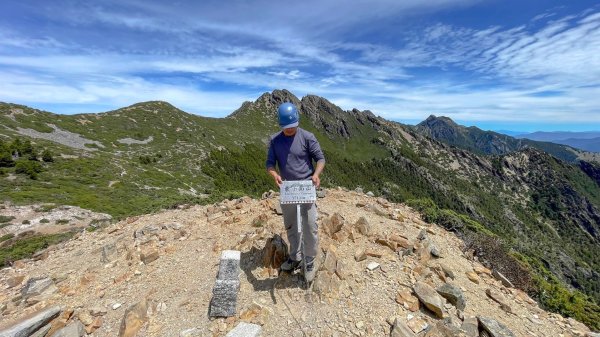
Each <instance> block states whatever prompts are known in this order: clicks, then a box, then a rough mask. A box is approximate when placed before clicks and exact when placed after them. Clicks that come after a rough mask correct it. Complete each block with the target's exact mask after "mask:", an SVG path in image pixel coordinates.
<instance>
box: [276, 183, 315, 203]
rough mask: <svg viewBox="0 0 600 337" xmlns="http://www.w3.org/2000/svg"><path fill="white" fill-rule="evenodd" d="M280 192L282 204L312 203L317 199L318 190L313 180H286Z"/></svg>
mask: <svg viewBox="0 0 600 337" xmlns="http://www.w3.org/2000/svg"><path fill="white" fill-rule="evenodd" d="M280 192H281V193H280V196H281V198H280V202H281V203H282V204H312V203H313V202H316V201H317V190H316V188H315V185H313V182H312V180H285V181H284V182H283V184H282V185H281V191H280Z"/></svg>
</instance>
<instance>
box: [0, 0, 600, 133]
mask: <svg viewBox="0 0 600 337" xmlns="http://www.w3.org/2000/svg"><path fill="white" fill-rule="evenodd" d="M472 3H475V1H471V0H435V1H428V2H424V1H418V0H410V1H392V0H380V1H356V2H344V1H341V0H326V1H321V2H319V3H318V4H317V3H316V1H307V2H294V3H286V4H284V3H273V2H271V1H267V0H259V1H256V2H253V3H252V5H249V4H248V3H247V2H243V1H242V2H233V3H231V4H228V5H227V6H224V5H217V4H216V0H214V1H213V0H208V1H203V2H194V3H191V4H186V5H183V6H182V5H178V4H171V3H169V4H166V3H162V2H147V1H131V0H130V1H113V0H107V1H102V2H99V3H96V4H95V5H81V6H79V7H69V8H66V9H65V10H64V11H61V12H60V13H57V12H55V11H54V12H45V11H44V10H43V9H44V8H43V7H44V6H52V5H47V4H43V5H40V13H38V15H45V14H44V13H52V14H53V15H55V16H56V17H53V18H52V20H54V21H53V22H67V24H66V26H65V27H66V28H64V29H63V30H57V31H49V32H47V36H41V35H39V34H38V33H37V31H36V32H33V33H30V34H29V35H28V34H26V33H23V32H22V33H21V34H23V35H20V34H16V33H15V31H17V30H11V31H10V32H9V31H6V30H1V29H0V81H1V82H2V83H3V85H2V90H1V91H0V100H5V101H15V102H24V103H28V102H31V103H44V102H50V103H57V104H58V103H65V104H66V103H79V104H82V105H83V104H99V103H106V104H108V105H112V106H114V107H115V108H116V107H119V106H122V105H127V104H131V103H134V102H137V101H143V100H155V99H161V100H167V101H170V102H171V103H173V104H175V105H177V106H179V107H181V108H183V109H185V110H188V111H190V112H196V113H203V114H210V115H226V114H228V113H230V112H231V111H233V110H235V109H236V108H237V107H238V106H239V104H241V102H242V101H244V100H251V99H254V98H256V96H257V95H258V94H260V93H261V92H262V91H265V90H272V89H276V88H287V89H289V90H292V92H294V93H295V94H297V95H304V94H307V93H311V94H317V95H321V96H324V97H326V98H329V99H331V100H332V101H333V102H335V103H337V104H340V105H341V106H342V107H343V108H344V109H351V108H354V107H357V108H360V109H370V110H373V111H374V112H375V113H377V114H381V115H382V116H385V117H387V118H393V119H422V118H425V117H426V116H427V115H429V114H431V113H433V114H437V115H449V116H450V117H453V118H458V119H461V120H473V121H475V120H487V121H489V120H499V121H507V120H515V121H516V120H519V121H524V122H525V121H529V122H535V121H538V120H540V119H546V120H548V119H551V120H553V121H575V120H577V121H583V122H584V121H590V122H599V119H600V117H599V116H600V111H599V110H598V107H597V104H595V101H596V100H597V97H598V96H600V58H599V57H598V56H597V55H600V13H598V12H594V11H587V12H583V13H581V14H579V15H572V16H565V17H558V15H556V14H553V13H550V12H546V13H543V14H540V15H538V16H536V17H534V18H532V20H531V22H530V23H528V24H523V25H520V26H517V27H500V26H497V25H493V26H490V27H484V28H482V29H473V28H469V27H460V26H455V25H450V24H447V23H439V24H432V25H430V26H428V27H425V28H423V27H414V28H412V29H408V30H406V31H402V32H398V33H397V35H398V36H395V37H393V36H392V37H389V40H390V41H391V42H390V41H384V42H382V41H380V40H372V41H369V42H365V41H364V40H361V39H360V38H356V39H353V38H352V37H353V36H362V34H364V35H367V34H368V33H373V32H378V33H379V30H381V31H385V29H383V30H382V27H384V28H387V27H386V26H385V24H386V22H388V21H389V20H393V19H397V18H398V17H404V16H408V15H419V14H421V13H423V12H432V11H436V10H440V9H443V8H449V7H458V6H468V5H470V4H472ZM99 4H100V5H99ZM132 13H133V14H132ZM356 13H360V14H361V15H356ZM549 19H552V20H553V21H548V20H549ZM61 20H62V21H61ZM86 31H93V32H98V31H102V32H103V34H99V35H97V36H96V39H95V40H94V41H93V43H88V42H87V40H85V39H82V36H84V37H85V32H86ZM105 32H106V33H105ZM348 33H349V34H348ZM388 33H389V32H388ZM44 34H46V32H45V33H44ZM59 36H60V37H61V38H62V39H61V38H58V37H59ZM65 41H68V43H67V42H65ZM74 41H78V42H74ZM423 69H425V70H423ZM427 71H429V72H430V73H427ZM432 73H433V75H432ZM212 84H215V86H218V87H219V89H218V90H214V89H213V90H208V89H207V88H211V85H212ZM547 91H553V92H556V94H555V95H534V93H537V92H547Z"/></svg>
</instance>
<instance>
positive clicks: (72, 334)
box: [52, 321, 86, 337]
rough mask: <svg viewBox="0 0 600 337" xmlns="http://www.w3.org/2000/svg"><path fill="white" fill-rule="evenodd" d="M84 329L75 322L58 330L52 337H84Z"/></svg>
mask: <svg viewBox="0 0 600 337" xmlns="http://www.w3.org/2000/svg"><path fill="white" fill-rule="evenodd" d="M85 335H86V333H85V327H84V326H83V324H81V322H80V321H75V322H73V323H71V324H69V325H67V326H66V327H64V328H62V329H60V330H58V331H57V332H56V333H55V334H54V335H52V337H82V336H85Z"/></svg>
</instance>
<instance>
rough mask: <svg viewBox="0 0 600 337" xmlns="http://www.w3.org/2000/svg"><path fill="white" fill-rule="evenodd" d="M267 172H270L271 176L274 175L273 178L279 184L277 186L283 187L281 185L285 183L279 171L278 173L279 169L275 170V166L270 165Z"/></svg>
mask: <svg viewBox="0 0 600 337" xmlns="http://www.w3.org/2000/svg"><path fill="white" fill-rule="evenodd" d="M267 172H269V174H270V175H271V177H273V180H275V184H277V186H279V187H281V185H282V184H283V180H281V176H280V175H279V173H277V171H275V168H273V167H269V168H268V169H267Z"/></svg>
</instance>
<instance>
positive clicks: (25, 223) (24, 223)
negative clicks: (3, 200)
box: [21, 220, 31, 225]
mask: <svg viewBox="0 0 600 337" xmlns="http://www.w3.org/2000/svg"><path fill="white" fill-rule="evenodd" d="M30 223H31V221H29V220H23V222H21V224H23V225H29V224H30Z"/></svg>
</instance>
